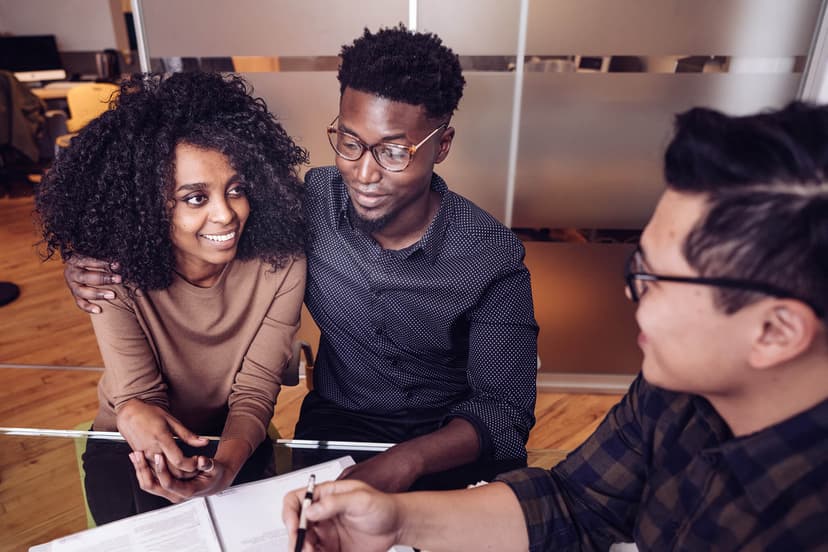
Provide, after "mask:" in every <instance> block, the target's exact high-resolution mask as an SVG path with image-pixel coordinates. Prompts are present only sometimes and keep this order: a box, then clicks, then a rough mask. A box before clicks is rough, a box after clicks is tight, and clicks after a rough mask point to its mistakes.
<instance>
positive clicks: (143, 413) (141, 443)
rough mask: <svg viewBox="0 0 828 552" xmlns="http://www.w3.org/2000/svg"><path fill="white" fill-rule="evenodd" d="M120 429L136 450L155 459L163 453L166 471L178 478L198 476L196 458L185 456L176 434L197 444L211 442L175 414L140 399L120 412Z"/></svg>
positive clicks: (127, 404) (189, 442) (148, 458)
mask: <svg viewBox="0 0 828 552" xmlns="http://www.w3.org/2000/svg"><path fill="white" fill-rule="evenodd" d="M117 424H118V431H120V432H121V435H123V436H124V438H125V439H126V440H127V442H128V443H129V446H130V448H132V450H133V451H142V453H143V454H144V455H145V456H146V459H147V460H149V461H150V462H153V463H154V462H155V455H156V454H159V453H160V454H163V455H164V457H165V460H166V461H165V462H164V463H165V465H166V466H167V470H168V471H169V472H170V473H171V474H172V475H173V476H174V477H176V478H178V479H187V478H191V477H196V476H198V475H199V470H198V465H197V458H198V457H193V458H190V457H188V456H185V455H184V453H183V452H181V449H180V448H179V447H178V444H177V443H176V442H175V438H174V437H175V436H178V437H179V438H180V439H181V440H182V441H184V442H185V443H187V444H188V445H191V446H194V447H203V446H206V445H207V443H208V441H207V439H205V438H204V437H199V436H198V435H196V434H195V433H193V432H192V431H190V430H189V429H187V428H186V427H184V425H183V424H182V423H181V422H179V421H178V420H177V419H176V418H175V417H174V416H173V415H172V414H170V413H169V412H167V411H166V410H164V409H163V408H161V407H160V406H156V405H153V404H147V403H145V402H144V401H142V400H140V399H132V400H130V401H128V402H127V403H126V404H125V405H124V406H123V407H122V408H121V409H120V410H119V411H118V420H117Z"/></svg>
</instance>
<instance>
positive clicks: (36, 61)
mask: <svg viewBox="0 0 828 552" xmlns="http://www.w3.org/2000/svg"><path fill="white" fill-rule="evenodd" d="M0 69H5V70H6V71H11V72H12V73H14V76H15V77H17V80H19V81H21V82H39V81H52V80H64V79H66V71H64V70H63V63H62V62H61V60H60V54H59V53H58V49H57V42H55V37H54V35H32V36H0Z"/></svg>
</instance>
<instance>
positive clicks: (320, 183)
mask: <svg viewBox="0 0 828 552" xmlns="http://www.w3.org/2000/svg"><path fill="white" fill-rule="evenodd" d="M305 186H306V199H305V201H306V203H305V205H306V209H307V219H308V221H309V224H310V227H311V239H310V243H309V246H308V283H307V291H306V295H305V303H306V304H307V306H308V309H309V310H310V312H311V314H312V315H313V318H314V320H315V322H316V323H317V325H318V326H319V328H320V330H321V333H322V337H321V340H320V344H319V350H318V353H317V361H316V366H315V369H314V387H315V389H316V391H317V392H318V393H319V394H320V395H321V396H322V397H323V398H325V399H327V400H329V401H331V402H333V403H335V404H337V405H339V406H340V407H342V408H344V409H348V410H354V411H359V412H366V413H371V414H378V415H381V416H382V415H388V417H389V419H393V418H394V417H395V416H399V413H400V412H403V413H405V414H404V415H405V416H406V418H407V420H408V421H409V422H417V421H418V420H417V418H419V417H422V419H423V420H433V419H434V417H435V413H437V415H438V416H439V417H440V418H441V419H442V420H443V423H446V422H447V421H448V420H449V419H451V418H453V417H461V418H464V419H466V420H467V421H469V422H470V423H471V424H472V425H473V426H474V427H475V428H476V429H477V432H478V435H479V436H480V444H481V459H483V458H492V459H495V460H500V459H512V458H525V456H526V446H525V445H526V440H527V438H528V436H529V430H530V429H531V427H532V425H533V424H534V421H535V420H534V414H533V412H534V405H535V381H536V372H537V332H538V326H537V323H536V322H535V318H534V311H533V306H532V291H531V287H530V281H529V272H528V270H527V269H526V266H525V265H524V264H523V257H524V248H523V245H522V244H521V243H520V240H518V239H517V237H516V236H515V235H514V234H513V233H512V232H511V231H510V230H509V229H507V228H506V227H504V226H503V225H502V224H500V223H499V222H498V221H497V220H495V219H494V218H493V217H492V216H491V215H489V214H488V213H486V212H485V211H483V210H482V209H480V208H479V207H477V206H476V205H474V204H473V203H471V202H470V201H468V200H467V199H465V198H463V197H461V196H459V195H457V194H455V193H453V192H451V191H449V190H448V188H447V187H446V184H445V182H444V181H443V180H442V179H441V178H440V177H439V176H437V175H434V176H433V178H432V184H431V186H432V188H433V189H434V190H436V191H438V192H439V193H440V195H441V202H440V208H439V211H438V213H437V215H436V216H435V218H434V220H433V221H432V223H431V225H430V226H429V227H428V229H427V230H426V233H425V234H424V235H423V237H422V238H421V239H420V240H419V241H418V242H417V243H415V244H414V245H412V246H410V247H408V248H406V249H403V250H387V249H383V248H382V247H381V246H380V245H379V244H378V243H376V242H375V241H374V240H373V239H372V238H371V237H370V236H368V235H366V234H364V233H362V232H360V231H358V230H355V229H353V228H352V226H351V224H350V221H349V218H348V209H347V206H348V201H349V199H348V194H347V191H346V187H345V184H344V182H343V180H342V176H341V175H340V173H339V171H338V170H337V169H336V168H335V167H321V168H316V169H312V170H310V171H309V172H308V173H307V175H306V177H305ZM411 418H413V419H411Z"/></svg>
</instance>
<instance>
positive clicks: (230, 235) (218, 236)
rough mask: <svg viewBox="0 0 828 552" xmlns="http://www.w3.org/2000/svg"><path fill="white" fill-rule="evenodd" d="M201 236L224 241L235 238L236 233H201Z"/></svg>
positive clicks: (215, 240)
mask: <svg viewBox="0 0 828 552" xmlns="http://www.w3.org/2000/svg"><path fill="white" fill-rule="evenodd" d="M202 236H204V237H205V238H207V239H208V240H210V241H214V242H225V241H227V240H232V239H233V238H235V237H236V233H235V232H230V233H228V234H202Z"/></svg>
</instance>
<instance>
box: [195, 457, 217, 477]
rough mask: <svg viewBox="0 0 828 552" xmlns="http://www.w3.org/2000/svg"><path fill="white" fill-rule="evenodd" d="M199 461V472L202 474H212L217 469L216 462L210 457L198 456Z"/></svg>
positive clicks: (197, 462)
mask: <svg viewBox="0 0 828 552" xmlns="http://www.w3.org/2000/svg"><path fill="white" fill-rule="evenodd" d="M197 458H198V460H197V461H196V464H197V466H198V471H200V472H202V473H212V472H213V470H214V469H215V468H216V462H215V460H213V459H212V458H210V457H209V456H198V457H197Z"/></svg>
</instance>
